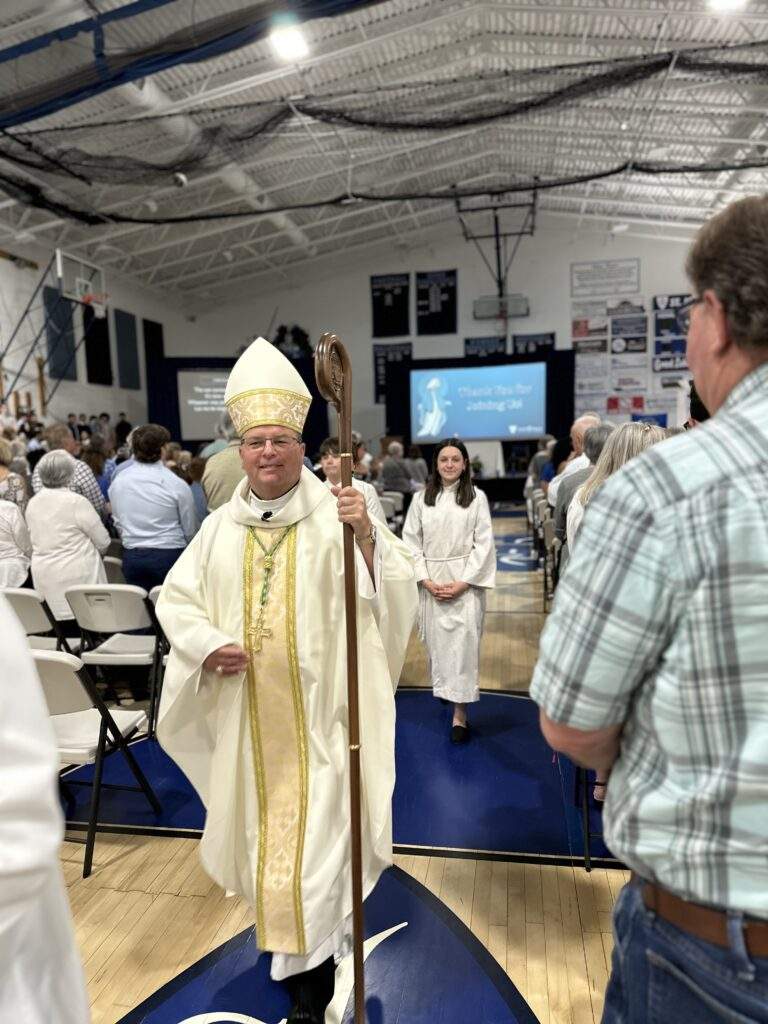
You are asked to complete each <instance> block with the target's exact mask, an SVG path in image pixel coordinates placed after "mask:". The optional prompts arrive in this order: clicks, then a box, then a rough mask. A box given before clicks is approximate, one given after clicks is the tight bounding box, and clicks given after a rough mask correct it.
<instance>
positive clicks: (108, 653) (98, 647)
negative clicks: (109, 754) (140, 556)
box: [64, 583, 160, 736]
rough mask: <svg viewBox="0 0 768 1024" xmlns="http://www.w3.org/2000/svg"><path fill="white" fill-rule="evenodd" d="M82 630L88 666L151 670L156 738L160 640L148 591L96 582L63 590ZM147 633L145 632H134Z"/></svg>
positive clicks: (151, 725) (83, 655) (151, 726)
mask: <svg viewBox="0 0 768 1024" xmlns="http://www.w3.org/2000/svg"><path fill="white" fill-rule="evenodd" d="M64 596H65V597H66V599H67V601H68V603H69V606H70V608H71V609H72V611H73V613H74V616H75V618H76V619H77V623H78V625H79V626H80V629H81V630H82V631H83V641H84V642H83V647H82V649H81V652H80V657H81V658H82V660H83V662H84V663H85V664H86V665H95V666H98V667H99V668H107V667H111V668H115V667H126V666H137V665H146V666H147V668H148V669H149V707H150V713H149V735H150V736H152V735H153V729H154V717H155V714H154V713H155V705H156V702H157V684H158V677H159V667H158V666H159V662H160V641H159V636H160V632H159V625H158V622H157V616H156V615H155V607H154V605H153V604H152V602H151V601H150V600H149V596H148V594H147V592H146V590H144V589H142V587H133V586H130V585H128V584H126V583H123V584H118V583H96V584H91V585H87V586H86V585H80V586H77V587H68V588H67V589H66V590H65V591H64ZM135 630H144V632H142V633H138V634H137V633H135V632H131V631H135Z"/></svg>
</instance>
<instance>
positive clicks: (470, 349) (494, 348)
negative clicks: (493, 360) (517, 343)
mask: <svg viewBox="0 0 768 1024" xmlns="http://www.w3.org/2000/svg"><path fill="white" fill-rule="evenodd" d="M506 354H507V339H506V338H505V337H503V338H499V337H497V336H494V337H491V338H465V339H464V355H465V356H476V357H477V356H479V357H480V358H482V357H483V356H505V355H506Z"/></svg>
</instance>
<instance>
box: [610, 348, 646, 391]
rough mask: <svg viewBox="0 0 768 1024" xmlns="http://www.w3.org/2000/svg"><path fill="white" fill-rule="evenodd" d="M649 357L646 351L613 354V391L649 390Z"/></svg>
mask: <svg viewBox="0 0 768 1024" xmlns="http://www.w3.org/2000/svg"><path fill="white" fill-rule="evenodd" d="M647 389H648V359H647V357H646V355H645V353H644V352H642V353H640V354H638V355H635V354H634V353H629V354H623V355H620V356H614V355H612V356H611V390H612V391H647Z"/></svg>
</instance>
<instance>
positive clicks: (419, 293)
mask: <svg viewBox="0 0 768 1024" xmlns="http://www.w3.org/2000/svg"><path fill="white" fill-rule="evenodd" d="M456 280H457V272H456V271H455V270H432V271H429V272H427V273H417V274H416V333H417V334H455V333H456Z"/></svg>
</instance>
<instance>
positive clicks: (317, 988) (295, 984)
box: [285, 956, 336, 1024]
mask: <svg viewBox="0 0 768 1024" xmlns="http://www.w3.org/2000/svg"><path fill="white" fill-rule="evenodd" d="M335 985H336V965H335V963H334V962H333V957H332V956H329V957H328V959H327V960H325V961H324V962H323V963H321V964H320V966H319V967H313V968H312V970H311V971H304V972H303V973H302V974H294V975H291V977H289V978H286V979H285V987H286V988H287V989H288V991H289V992H290V994H291V998H292V999H293V1006H292V1008H291V1012H290V1014H289V1015H288V1021H287V1024H323V1021H324V1020H325V1011H326V1008H327V1006H328V1004H329V1003H330V1001H331V1000H332V999H333V990H334V988H335Z"/></svg>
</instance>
